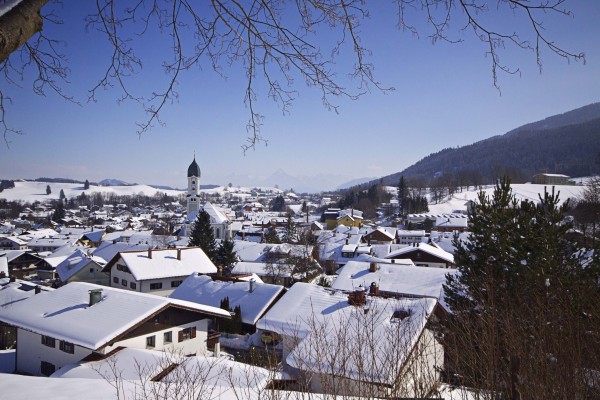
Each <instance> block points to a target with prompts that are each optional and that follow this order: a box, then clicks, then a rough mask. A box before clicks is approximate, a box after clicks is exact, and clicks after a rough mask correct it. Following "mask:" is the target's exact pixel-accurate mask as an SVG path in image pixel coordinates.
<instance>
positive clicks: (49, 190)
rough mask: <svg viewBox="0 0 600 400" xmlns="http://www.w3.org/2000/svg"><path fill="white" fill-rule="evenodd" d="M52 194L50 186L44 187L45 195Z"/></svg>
mask: <svg viewBox="0 0 600 400" xmlns="http://www.w3.org/2000/svg"><path fill="white" fill-rule="evenodd" d="M50 193H52V189H50V185H46V194H50Z"/></svg>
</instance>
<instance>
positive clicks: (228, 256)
mask: <svg viewBox="0 0 600 400" xmlns="http://www.w3.org/2000/svg"><path fill="white" fill-rule="evenodd" d="M233 248H234V246H233V242H232V241H231V240H223V241H222V242H221V244H220V245H219V248H218V250H217V259H216V263H217V265H220V266H222V267H223V272H224V273H225V275H226V276H229V275H231V270H232V269H233V267H235V264H236V263H237V262H238V256H237V254H236V252H235V250H234V249H233Z"/></svg>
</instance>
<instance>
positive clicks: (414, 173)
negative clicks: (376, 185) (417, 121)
mask: <svg viewBox="0 0 600 400" xmlns="http://www.w3.org/2000/svg"><path fill="white" fill-rule="evenodd" d="M599 152H600V103H595V104H592V105H589V106H586V107H582V108H580V109H577V110H574V111H571V112H568V113H565V114H561V115H558V116H554V117H550V118H546V119H545V120H543V121H539V122H535V123H531V124H527V125H524V126H522V127H520V128H517V129H514V130H512V131H510V132H509V133H507V134H505V135H502V136H494V137H492V138H489V139H486V140H482V141H479V142H476V143H473V144H471V145H468V146H463V147H459V148H449V149H444V150H441V151H439V152H437V153H433V154H430V155H429V156H427V157H425V158H423V159H422V160H421V161H419V162H417V163H416V164H414V165H412V166H410V167H408V168H406V169H405V170H404V171H401V172H399V173H396V174H392V175H389V176H386V177H384V178H383V179H384V182H385V183H387V184H392V185H396V184H397V182H398V179H399V177H400V175H404V176H405V177H409V178H419V179H422V180H424V181H426V182H428V181H430V180H431V179H432V178H434V177H437V176H442V175H448V174H452V175H454V176H457V177H462V178H463V179H468V180H473V181H475V180H480V181H481V182H482V183H484V182H493V181H494V180H495V179H496V178H499V177H501V176H504V175H507V176H510V177H511V178H512V180H513V182H515V183H518V182H526V181H529V180H530V179H531V177H532V176H533V175H534V174H536V173H540V172H548V173H557V174H566V175H570V176H586V175H591V174H592V173H595V172H598V171H597V170H598V168H599V167H600V166H599V165H598V164H597V160H598V153H599Z"/></svg>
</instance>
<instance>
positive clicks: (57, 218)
mask: <svg viewBox="0 0 600 400" xmlns="http://www.w3.org/2000/svg"><path fill="white" fill-rule="evenodd" d="M64 217H65V208H64V207H63V202H62V200H59V201H57V202H56V208H55V209H54V212H53V213H52V221H54V222H57V223H60V222H61V220H62V219H63V218H64Z"/></svg>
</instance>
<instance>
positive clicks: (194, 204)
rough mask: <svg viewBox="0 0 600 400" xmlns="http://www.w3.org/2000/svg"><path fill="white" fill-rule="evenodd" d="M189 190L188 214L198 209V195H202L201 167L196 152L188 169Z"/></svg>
mask: <svg viewBox="0 0 600 400" xmlns="http://www.w3.org/2000/svg"><path fill="white" fill-rule="evenodd" d="M187 179H188V192H187V212H188V215H190V213H192V212H194V211H198V208H199V204H198V200H199V199H198V196H200V167H199V166H198V163H197V162H196V154H195V153H194V161H192V163H191V164H190V166H189V167H188V171H187Z"/></svg>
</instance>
